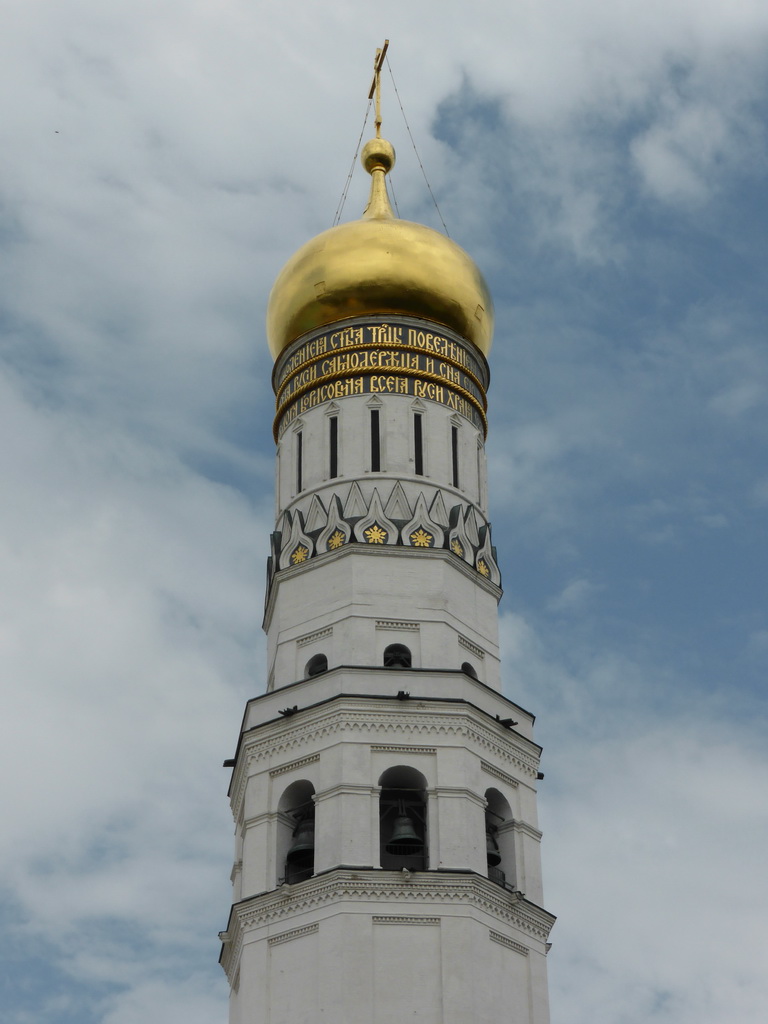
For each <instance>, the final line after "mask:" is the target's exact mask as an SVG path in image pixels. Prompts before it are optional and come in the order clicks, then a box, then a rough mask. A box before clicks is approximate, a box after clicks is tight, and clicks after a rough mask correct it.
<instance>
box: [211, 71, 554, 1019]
mask: <svg viewBox="0 0 768 1024" xmlns="http://www.w3.org/2000/svg"><path fill="white" fill-rule="evenodd" d="M382 59H383V53H382V52H380V53H379V54H377V62H376V71H375V76H374V85H373V86H372V92H373V91H375V92H376V98H377V117H376V138H374V139H372V140H371V141H370V142H369V143H367V144H366V146H365V147H364V149H363V153H362V162H363V165H364V167H365V168H366V170H367V171H368V173H369V174H370V175H371V190H370V198H369V201H368V205H367V207H366V209H365V212H364V214H363V217H362V219H360V220H357V221H353V222H350V223H347V224H342V225H340V226H338V227H335V228H331V229H330V230H328V231H325V232H324V233H323V234H321V235H319V236H318V237H316V238H314V239H312V240H311V241H309V242H308V243H307V244H306V245H304V246H303V247H302V248H301V249H300V250H299V251H298V252H297V253H296V254H295V255H294V256H293V257H292V258H291V259H290V260H289V261H288V263H287V265H286V266H285V267H284V269H283V270H282V272H281V273H280V275H279V276H278V278H277V281H276V282H275V285H274V288H273V290H272V293H271V296H270V301H269V310H268V317H267V333H268V339H269V344H270V348H271V351H272V354H273V356H274V358H275V367H274V374H273V385H274V390H275V395H276V415H275V421H274V437H275V441H276V444H277V473H276V477H277V479H276V526H275V531H274V533H273V535H272V549H271V554H270V556H269V560H268V574H267V576H268V579H267V596H266V607H265V615H264V628H265V630H266V632H267V636H268V674H267V682H266V687H265V692H264V693H263V694H262V695H261V696H258V697H255V698H253V699H252V700H250V701H249V702H248V704H247V706H246V709H245V715H244V718H243V724H242V729H241V732H240V736H239V740H238V744H237V751H236V755H235V757H234V758H233V759H232V761H231V762H228V764H231V766H232V768H233V771H232V779H231V785H230V799H231V805H232V811H233V815H234V820H235V834H236V839H235V863H234V867H233V871H232V884H233V890H234V892H233V905H232V909H231V912H230V917H229V922H228V924H227V929H226V931H225V932H222V933H221V939H222V952H221V963H222V966H223V968H224V970H225V971H226V973H227V976H228V979H229V982H230V986H231V1001H230V1024H254V1022H259V1024H297V1022H299V1021H300V1022H305V1021H306V1022H316V1021H321V1020H327V1021H333V1022H335V1024H353V1022H354V1024H391V1022H392V1021H400V1020H403V1019H408V1020H411V1019H413V1020H418V1021H419V1022H420V1024H467V1022H468V1021H480V1022H486V1021H487V1022H488V1024H491V1022H493V1024H498V1022H500V1021H505V1020H508V1021H514V1022H515V1024H546V1022H547V1021H548V1020H549V1014H548V1000H547V981H546V953H547V949H548V944H547V940H548V935H549V931H550V929H551V927H552V924H553V922H554V918H553V917H552V915H551V914H549V913H548V912H547V911H546V910H544V909H543V908H542V905H541V904H542V888H541V867H540V855H539V842H540V838H541V835H540V832H539V830H538V827H537V815H536V780H537V776H538V774H539V757H540V753H541V750H540V748H539V747H538V746H537V744H536V743H535V741H534V739H533V731H532V730H533V716H532V715H531V714H530V713H529V712H528V711H526V710H524V709H523V708H521V707H519V706H517V705H516V704H514V703H513V702H512V701H510V700H508V699H507V698H506V697H504V696H503V695H502V694H501V684H500V674H499V650H498V617H497V606H498V602H499V599H500V597H501V579H500V574H499V569H498V566H497V562H496V551H495V548H494V546H493V542H492V538H491V527H490V524H489V522H488V519H487V510H486V507H487V479H486V461H485V447H484V445H485V437H486V430H487V421H486V408H487V402H486V393H487V389H488V383H489V371H488V364H487V361H486V356H487V355H488V352H489V349H490V345H491V338H492V331H493V307H492V302H491V298H490V295H489V293H488V289H487V286H486V284H485V282H484V280H483V278H482V276H481V274H480V272H479V271H478V269H477V267H476V266H475V264H474V263H473V261H472V260H471V259H470V258H469V256H468V255H467V254H466V253H465V252H464V251H463V250H462V249H461V248H459V246H457V245H456V244H455V243H453V242H452V241H450V240H449V239H448V238H446V237H445V236H443V235H440V234H438V233H437V232H435V231H433V230H431V229H430V228H427V227H425V226H423V225H420V224H415V223H411V222H408V221H403V220H400V219H398V218H395V217H394V215H393V213H392V210H391V207H390V204H389V199H388V196H387V186H386V175H387V173H388V172H389V170H390V169H391V168H392V166H393V165H394V161H395V154H394V150H393V148H392V146H391V145H390V144H389V143H388V142H387V141H385V140H384V139H382V138H381V135H380V124H381V118H380V114H379V103H378V77H379V71H380V68H381V62H382Z"/></svg>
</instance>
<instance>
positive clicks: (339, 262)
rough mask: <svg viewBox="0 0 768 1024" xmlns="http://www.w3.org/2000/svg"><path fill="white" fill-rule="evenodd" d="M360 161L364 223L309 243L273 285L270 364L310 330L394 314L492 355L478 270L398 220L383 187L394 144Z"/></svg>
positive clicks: (378, 144) (366, 150)
mask: <svg viewBox="0 0 768 1024" xmlns="http://www.w3.org/2000/svg"><path fill="white" fill-rule="evenodd" d="M361 160H362V164H363V166H364V167H365V169H366V170H367V171H368V173H369V174H370V175H371V194H370V198H369V200H368V205H367V206H366V208H365V212H364V213H363V216H362V219H361V220H356V221H350V222H349V223H347V224H341V225H339V226H338V227H334V228H330V229H329V230H328V231H324V232H322V234H319V235H317V236H316V237H315V238H313V239H311V240H310V241H309V242H307V243H306V245H303V246H302V247H301V249H299V250H298V252H296V253H294V255H293V256H292V257H291V258H290V259H289V260H288V262H287V263H286V265H285V266H284V267H283V269H282V271H281V272H280V274H279V275H278V278H277V280H276V281H275V284H274V286H273V288H272V292H271V294H270V296H269V304H268V307H267V338H268V340H269V347H270V350H271V352H272V355H273V357H274V358H275V359H277V357H278V356H279V355H280V353H281V352H282V351H283V350H284V349H285V348H287V346H288V345H290V344H291V342H293V341H295V340H296V339H297V338H299V337H301V336H302V335H303V334H306V333H307V331H312V330H315V329H316V328H319V327H325V326H326V325H327V324H332V323H336V322H337V321H339V320H343V319H345V318H348V317H358V316H370V315H390V314H396V313H399V314H402V315H405V316H414V317H419V318H421V319H424V320H431V321H433V322H435V323H438V324H441V325H443V326H444V327H447V328H449V329H451V330H453V331H455V332H456V333H457V334H459V335H460V336H461V337H463V338H466V339H467V340H468V341H470V342H472V343H473V344H474V345H475V346H476V347H477V348H478V349H479V350H480V351H481V352H482V353H483V355H487V354H488V351H489V350H490V347H491V339H492V336H493V302H492V300H491V296H490V292H489V291H488V286H487V285H486V283H485V280H484V278H483V276H482V274H481V273H480V271H479V270H478V268H477V267H476V265H475V263H474V262H473V260H472V259H470V257H469V256H468V255H467V253H466V252H465V251H464V250H463V249H462V248H461V247H460V246H458V245H456V243H455V242H453V241H451V239H450V238H447V237H446V236H445V235H441V234H440V233H439V232H438V231H434V230H433V229H432V228H428V227H426V226H425V225H424V224H415V223H413V222H412V221H407V220H399V219H398V218H396V217H395V216H394V214H393V213H392V208H391V206H390V204H389V198H388V196H387V187H386V181H385V176H386V174H387V173H388V172H389V171H390V170H391V169H392V167H393V166H394V163H395V151H394V149H393V148H392V146H391V145H390V143H389V142H387V141H386V140H385V139H381V138H376V139H372V140H371V141H370V142H368V143H366V145H365V146H364V147H363V152H362V155H361Z"/></svg>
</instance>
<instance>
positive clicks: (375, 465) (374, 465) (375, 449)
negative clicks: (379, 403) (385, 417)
mask: <svg viewBox="0 0 768 1024" xmlns="http://www.w3.org/2000/svg"><path fill="white" fill-rule="evenodd" d="M380 471H381V437H380V433H379V410H378V409H371V472H372V473H378V472H380Z"/></svg>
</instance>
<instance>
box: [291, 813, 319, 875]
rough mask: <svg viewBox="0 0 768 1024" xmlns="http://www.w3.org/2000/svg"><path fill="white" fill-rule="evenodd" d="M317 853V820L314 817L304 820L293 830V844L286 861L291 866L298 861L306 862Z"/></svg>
mask: <svg viewBox="0 0 768 1024" xmlns="http://www.w3.org/2000/svg"><path fill="white" fill-rule="evenodd" d="M314 852H315V819H314V818H313V817H308V818H302V819H301V821H300V822H299V823H298V825H297V826H296V828H295V829H294V830H293V842H292V843H291V845H290V847H289V849H288V853H287V854H286V855H285V859H286V861H287V862H288V863H289V864H295V863H296V862H297V861H305V860H307V859H308V858H310V857H311V856H312V854H313V853H314Z"/></svg>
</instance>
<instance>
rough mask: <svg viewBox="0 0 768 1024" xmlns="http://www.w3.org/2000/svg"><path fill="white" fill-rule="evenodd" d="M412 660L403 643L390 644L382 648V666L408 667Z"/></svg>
mask: <svg viewBox="0 0 768 1024" xmlns="http://www.w3.org/2000/svg"><path fill="white" fill-rule="evenodd" d="M412 662H413V658H412V657H411V652H410V650H409V649H408V648H407V647H406V646H405V644H390V645H389V647H385V648H384V668H410V667H411V664H412Z"/></svg>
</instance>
